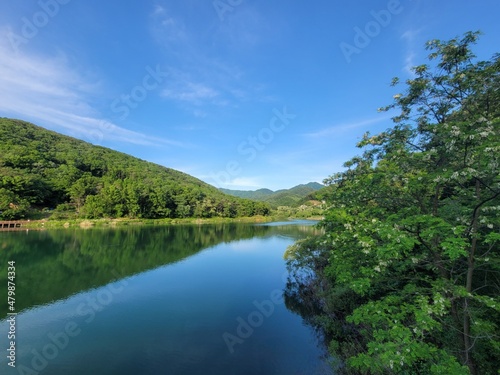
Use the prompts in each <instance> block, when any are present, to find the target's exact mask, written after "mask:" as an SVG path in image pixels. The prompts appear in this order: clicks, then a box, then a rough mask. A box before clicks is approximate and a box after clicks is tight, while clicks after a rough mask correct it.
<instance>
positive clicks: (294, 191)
mask: <svg viewBox="0 0 500 375" xmlns="http://www.w3.org/2000/svg"><path fill="white" fill-rule="evenodd" d="M321 188H324V185H321V184H319V183H317V182H309V183H308V184H301V185H297V186H294V187H292V188H290V189H281V190H276V191H272V190H270V189H258V190H231V189H220V190H221V191H222V192H224V193H226V194H229V195H233V196H235V197H240V198H246V199H252V200H255V201H261V202H267V203H269V204H270V205H271V206H273V207H278V206H290V207H294V206H298V205H300V204H302V203H303V201H304V199H305V198H306V197H308V196H309V195H311V194H313V193H314V192H316V191H318V190H320V189H321Z"/></svg>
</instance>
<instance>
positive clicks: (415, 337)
mask: <svg viewBox="0 0 500 375" xmlns="http://www.w3.org/2000/svg"><path fill="white" fill-rule="evenodd" d="M477 35H478V34H477V33H467V34H465V35H464V37H463V38H462V39H458V38H457V39H452V40H450V41H438V40H434V41H431V42H429V43H428V45H427V47H428V49H429V50H431V54H430V56H429V57H430V61H431V63H433V62H434V61H436V63H435V64H434V66H428V65H421V66H418V67H415V68H414V75H415V76H414V78H412V79H409V80H408V81H406V90H405V91H404V92H403V93H401V94H397V95H395V96H394V103H393V104H391V105H389V106H388V107H385V108H382V110H399V111H400V112H399V114H398V115H396V116H395V117H394V118H393V120H394V122H395V126H394V127H393V128H391V129H388V130H387V131H385V132H383V133H381V134H378V135H375V136H371V135H369V134H365V136H364V137H363V139H362V141H361V142H360V143H359V144H358V146H359V147H360V148H362V149H364V152H363V154H362V155H361V156H357V157H355V158H353V159H351V160H350V161H348V162H347V163H345V167H346V168H347V169H346V171H344V172H341V173H337V174H335V175H333V176H331V177H330V178H328V179H327V180H326V181H325V183H326V184H328V185H329V186H328V189H327V191H326V192H325V194H326V199H327V201H328V203H329V205H330V207H331V208H329V209H328V210H327V212H326V214H325V220H323V221H322V222H321V224H320V225H321V227H322V228H324V230H325V234H324V235H323V236H321V237H319V238H316V239H311V240H309V241H306V242H303V243H301V244H297V245H296V246H294V247H293V248H292V249H290V250H289V254H288V255H289V267H290V269H291V270H292V271H293V274H294V281H293V282H291V283H290V288H289V291H288V294H289V295H290V296H292V297H294V298H296V299H297V300H299V301H302V302H303V303H306V304H307V303H309V304H310V303H313V304H315V305H317V306H321V309H320V310H321V311H320V312H319V313H318V314H317V315H318V316H320V317H323V318H322V319H317V318H315V320H314V319H313V321H315V322H316V323H317V324H319V325H320V326H321V327H323V328H324V329H326V334H327V337H329V338H330V340H332V343H331V344H330V348H331V349H332V350H333V351H334V355H337V356H341V357H342V358H343V359H344V360H345V362H346V363H347V366H348V367H347V368H346V369H345V371H346V372H347V373H370V374H389V373H394V374H415V373H424V374H429V373H430V374H467V373H471V374H496V371H497V369H498V368H499V367H500V350H499V336H498V332H499V329H500V298H499V295H500V293H499V292H500V278H499V274H500V273H499V271H500V253H499V252H500V251H499V246H498V244H499V241H500V236H499V235H498V229H499V228H500V177H499V176H500V173H499V172H500V171H499V167H500V156H499V155H500V143H499V142H500V141H499V140H500V107H499V106H498V103H499V102H500V100H499V99H500V56H499V55H495V56H494V57H493V58H492V59H491V60H489V61H476V60H475V56H474V55H473V53H472V51H471V46H472V45H473V44H474V43H475V41H476V39H477ZM393 82H394V83H395V84H397V83H398V82H399V80H397V79H395V80H394V81H393ZM304 275H308V276H307V277H304ZM311 275H314V276H311ZM311 295H314V298H311V297H310V296H311ZM305 296H309V297H308V299H307V298H305ZM338 298H344V302H343V303H339V302H337V301H335V299H338ZM347 299H348V300H347ZM311 301H312V302H311ZM325 318H326V319H325ZM332 319H334V320H338V321H340V322H341V323H340V324H325V321H328V320H332ZM318 322H319V323H318ZM346 341H350V343H349V345H348V349H343V344H345V342H346Z"/></svg>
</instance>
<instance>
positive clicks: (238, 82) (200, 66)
mask: <svg viewBox="0 0 500 375" xmlns="http://www.w3.org/2000/svg"><path fill="white" fill-rule="evenodd" d="M211 11H213V10H212V9H211ZM233 16H235V17H236V18H239V17H241V15H238V16H236V15H233ZM235 17H231V20H228V22H217V24H216V25H217V26H214V27H216V28H217V30H215V31H214V30H211V31H212V32H211V33H208V34H206V35H205V34H200V33H198V32H197V31H196V30H197V28H196V27H193V25H190V24H189V20H185V19H183V18H182V17H181V16H179V15H178V14H176V13H175V12H174V11H172V9H170V8H167V7H166V6H156V7H154V8H153V9H152V11H151V12H150V32H151V36H152V38H153V39H154V41H155V42H156V43H157V44H158V45H159V46H160V48H161V50H162V51H163V53H164V54H165V60H166V61H165V63H164V64H162V65H163V66H169V67H170V68H168V71H169V77H168V82H167V83H166V88H165V89H164V90H163V91H162V93H161V95H162V96H163V98H165V100H170V101H173V102H174V103H175V104H176V105H178V106H179V107H180V108H182V109H183V110H186V111H188V112H191V113H192V114H193V115H194V116H195V117H204V116H206V115H207V113H210V111H211V110H212V109H214V108H217V107H228V106H230V107H233V108H237V107H238V106H239V105H240V103H243V102H248V101H253V100H255V101H259V102H260V101H270V100H272V99H273V98H271V97H270V96H269V94H267V93H266V86H265V85H262V84H259V83H255V82H251V81H250V80H249V78H248V77H247V76H246V74H245V72H244V71H243V70H242V69H240V67H239V66H238V64H233V63H231V56H232V54H233V49H232V48H231V47H230V45H231V44H232V43H233V42H232V41H231V40H230V39H231V38H234V35H233V34H234V33H233V34H231V33H230V32H229V31H228V30H226V29H227V28H228V27H230V25H233V23H234V22H236V20H235ZM250 18H252V19H254V18H258V17H257V16H256V15H254V16H253V17H250ZM248 22H249V21H248V19H246V21H245V22H243V21H242V20H240V22H236V25H233V26H234V28H236V29H238V30H239V29H242V30H239V31H238V34H240V33H243V30H246V29H247V28H252V27H250V26H249V25H246V23H248ZM255 22H257V21H255ZM243 23H245V25H246V26H245V25H243ZM252 25H253V23H252ZM233 26H231V29H232V28H233ZM254 26H255V25H254ZM252 30H253V29H252ZM247 31H248V30H247ZM251 34H255V35H256V34H257V32H255V33H251ZM208 35H210V36H208ZM246 39H249V40H248V41H245V40H246ZM250 39H251V40H250ZM221 40H222V41H223V42H224V43H223V44H222V45H221V43H222V42H221ZM255 43H256V41H255V40H253V39H252V38H250V37H248V38H240V39H239V45H238V46H237V47H238V48H240V47H241V45H242V44H244V45H247V44H248V45H254V44H255ZM214 48H215V49H217V50H223V51H225V52H221V53H219V54H218V56H220V55H221V54H222V55H224V53H225V54H226V58H225V59H224V60H222V59H221V58H219V57H215V56H214V53H213V50H214ZM235 48H236V46H235ZM174 66H176V67H182V68H174Z"/></svg>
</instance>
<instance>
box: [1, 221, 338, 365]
mask: <svg viewBox="0 0 500 375" xmlns="http://www.w3.org/2000/svg"><path fill="white" fill-rule="evenodd" d="M311 224H313V223H311V222H308V221H296V222H284V223H270V224H260V225H250V224H217V225H178V226H130V227H119V228H105V229H101V228H93V229H86V230H84V229H64V230H47V231H18V232H3V233H0V261H1V262H2V267H1V268H0V269H1V270H2V274H1V275H0V285H2V287H1V290H0V298H1V301H2V302H1V310H0V313H1V315H0V316H1V317H2V321H1V322H0V348H1V349H2V353H3V354H2V356H1V358H0V369H1V371H0V373H2V374H6V375H9V374H50V375H59V374H61V375H68V374H72V375H80V374H81V375H101V374H102V375H104V374H106V375H107V374H120V375H128V374H131V375H132V374H134V375H137V374H154V375H157V374H174V375H177V374H186V375H196V374H203V375H209V374H218V375H219V374H222V375H227V374H237V375H244V374H263V375H265V374H286V375H293V374H297V375H298V374H304V375H306V374H307V375H314V374H331V373H332V372H331V370H330V369H329V366H328V363H327V362H328V359H327V358H325V350H324V348H323V347H322V345H321V340H320V339H319V338H318V337H317V334H315V332H314V330H313V329H312V328H310V327H309V326H307V325H306V324H304V322H303V320H302V318H301V317H300V316H299V315H297V314H295V313H293V312H292V311H290V310H289V309H288V308H287V306H286V304H285V303H284V299H283V290H284V288H285V284H286V277H287V272H286V267H285V261H284V259H283V254H284V252H285V250H286V248H287V247H288V246H289V245H291V244H292V243H293V242H294V241H296V240H297V239H300V238H303V237H304V236H306V235H308V234H311V233H312V232H314V231H315V229H314V228H313V227H312V226H311ZM8 261H15V268H16V269H15V272H16V275H15V285H16V290H15V293H16V295H15V312H16V313H17V315H15V316H12V315H7V314H8V313H9V310H8V307H9V305H8V304H7V283H8V279H7V267H8V264H7V262H8ZM9 319H10V320H9ZM12 327H13V328H12ZM12 329H14V330H15V332H13V331H12ZM9 330H11V332H12V333H15V339H14V341H15V342H14V344H15V355H16V357H15V365H16V367H15V368H12V367H10V366H9V365H8V363H9V362H10V361H11V359H8V358H6V355H5V353H7V355H8V353H9V345H10V341H11V340H9V339H8V333H9Z"/></svg>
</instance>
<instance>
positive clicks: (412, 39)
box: [401, 29, 422, 76]
mask: <svg viewBox="0 0 500 375" xmlns="http://www.w3.org/2000/svg"><path fill="white" fill-rule="evenodd" d="M421 31H422V29H408V30H406V31H405V32H404V33H403V34H401V39H402V40H404V42H405V43H406V54H405V57H404V70H405V71H406V72H407V73H408V74H409V75H411V76H413V75H414V72H413V71H412V68H413V67H414V66H415V65H416V63H415V58H416V57H417V53H416V52H415V51H416V50H417V49H418V50H420V49H421V46H420V45H417V44H418V40H419V38H418V37H419V35H420V33H421Z"/></svg>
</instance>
